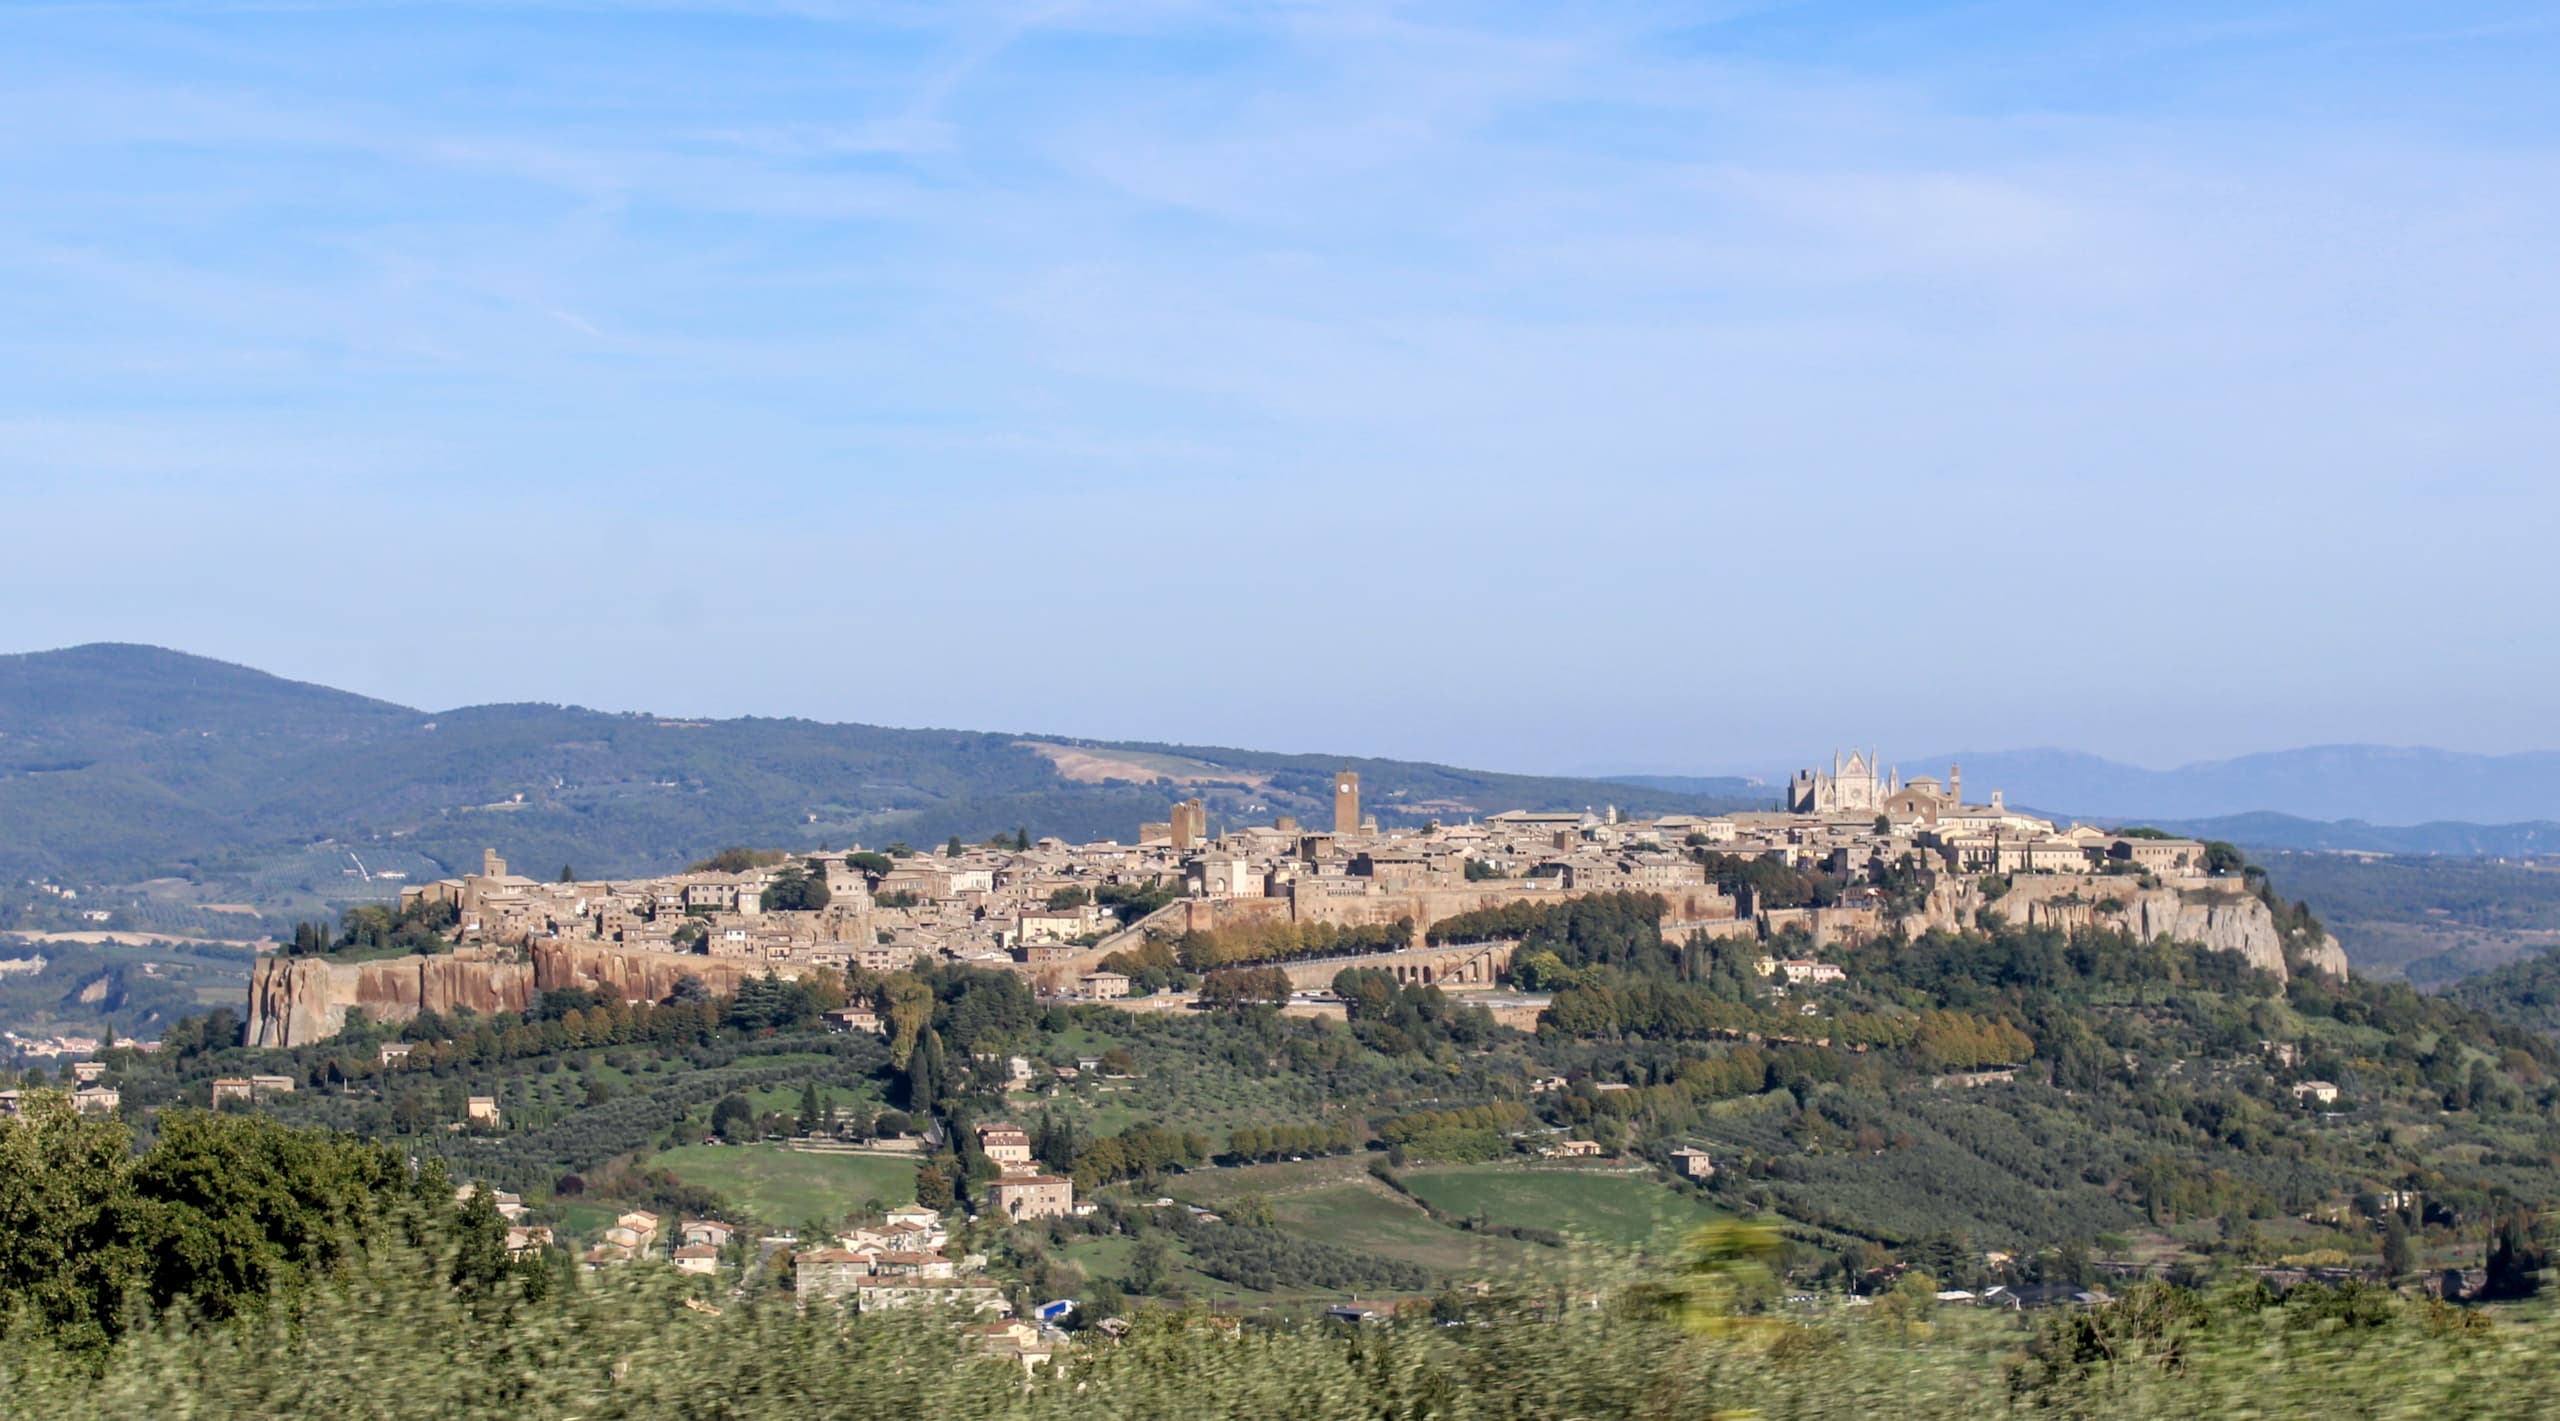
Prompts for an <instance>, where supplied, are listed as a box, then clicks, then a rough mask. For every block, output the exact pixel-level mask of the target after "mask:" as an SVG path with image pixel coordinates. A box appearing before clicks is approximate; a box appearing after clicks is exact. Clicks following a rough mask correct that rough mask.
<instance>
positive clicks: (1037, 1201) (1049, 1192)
mask: <svg viewBox="0 0 2560 1421" xmlns="http://www.w3.org/2000/svg"><path fill="white" fill-rule="evenodd" d="M991 1192H992V1193H993V1194H994V1195H995V1201H996V1209H997V1211H998V1212H1000V1213H1002V1214H1004V1215H1005V1216H1006V1217H1007V1218H1013V1219H1058V1218H1064V1217H1066V1216H1067V1215H1069V1214H1072V1213H1074V1212H1075V1208H1076V1186H1075V1181H1074V1180H1071V1179H1061V1178H1059V1177H1058V1176H1056V1175H1050V1174H1017V1175H1012V1176H1009V1177H1007V1178H1004V1179H999V1180H997V1181H996V1182H995V1184H994V1185H993V1186H992V1189H991Z"/></svg>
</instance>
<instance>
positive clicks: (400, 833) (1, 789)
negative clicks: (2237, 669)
mask: <svg viewBox="0 0 2560 1421" xmlns="http://www.w3.org/2000/svg"><path fill="white" fill-rule="evenodd" d="M1342 768H1351V769H1356V770H1358V771H1359V772H1360V774H1361V777H1362V780H1363V788H1364V798H1365V801H1366V803H1367V805H1368V806H1369V807H1370V808H1371V809H1372V810H1373V811H1375V812H1376V813H1377V814H1378V816H1379V818H1380V819H1381V820H1382V821H1383V822H1386V823H1391V824H1392V823H1397V822H1418V821H1420V820H1423V819H1427V818H1432V817H1440V818H1455V817H1462V816H1465V815H1468V814H1475V813H1482V812H1486V811H1491V810H1499V809H1510V808H1530V809H1559V808H1568V807H1569V808H1581V807H1584V806H1586V805H1599V804H1605V803H1616V804H1618V805H1620V806H1622V807H1624V808H1627V809H1630V810H1634V811H1640V812H1661V811H1671V810H1690V811H1700V812H1704V811H1712V810H1714V809H1717V808H1730V807H1736V806H1735V802H1734V801H1731V800H1724V799H1718V798H1715V797H1713V796H1706V795H1698V794H1685V793H1677V792H1671V791H1663V790H1655V789H1648V788H1644V787H1640V786H1632V785H1627V784H1617V783H1609V782H1604V781H1598V780H1573V779H1547V778H1539V777H1534V776H1525V775H1503V774H1490V773H1485V772H1481V771H1473V770H1463V769H1456V768H1452V767H1449V766H1444V765H1433V764H1422V763H1414V762H1407V761H1395V760H1375V759H1363V758H1359V757H1353V756H1335V755H1274V754H1266V753H1262V752H1258V751H1250V750H1240V749H1232V748H1224V747H1192V746H1176V745H1156V744H1129V743H1114V742H1096V741H1084V740H1072V739H1067V738H1064V737H1056V736H1039V735H1020V734H996V733H987V732H980V731H965V730H903V729H892V728H888V727H883V726H873V725H838V724H826V723H821V722H817V721H808V720H777V719H761V718H745V719H738V720H721V721H674V720H667V719H662V718H660V717H657V716H653V715H643V714H626V713H615V712H607V711H596V710H587V709H583V708H580V707H575V706H551V705H494V706H476V707H470V708H466V709H461V710H447V711H434V712H428V711H419V710H411V709H408V708H406V707H402V706H397V705H392V704H390V703H388V702H384V701H377V700H372V699H369V698H366V697H363V696H356V695H350V694H348V693H345V692H341V691H334V690H330V689H328V688H326V687H320V686H312V685H306V684H303V683H300V682H294V681H287V680H283V679H281V678H278V677H274V676H269V675H266V674H264V673H262V672H258V671H254V670H251V669H249V668H246V667H240V666H233V665H228V664H226V663H223V662H218V661H211V660H207V659H205V658H202V657H195V656H187V655H184V654H181V653H178V652H173V651H165V650H160V649H158V648H153V647H143V646H121V645H98V646H81V647H73V648H70V649H68V650H63V651H49V652H37V653H32V654H26V655H18V656H9V657H0V822H6V823H7V824H9V825H10V826H11V827H10V832H9V833H8V834H7V835H6V836H5V837H0V878H6V879H24V878H34V877H49V878H53V879H56V880H61V881H68V882H72V883H75V884H90V883H100V884H113V883H133V882H137V881H141V880H145V879H151V878H157V877H164V876H167V877H178V878H185V879H191V880H194V881H195V882H196V883H197V884H199V885H201V886H203V887H204V888H206V889H207V890H212V891H217V892H218V893H220V894H229V895H232V896H237V897H240V898H243V899H245V900H247V901H251V902H255V903H258V904H260V905H262V906H268V907H274V908H281V909H288V910H299V909H303V908H307V907H309V906H310V905H311V904H312V903H313V901H314V900H320V901H327V902H342V901H352V900H354V899H358V898H370V897H379V896H381V887H380V885H378V884H373V885H368V884H367V882H366V881H365V880H364V879H363V878H362V877H361V876H360V874H359V871H358V868H357V867H356V866H355V862H354V860H352V859H351V858H350V857H349V851H352V852H353V854H354V855H357V856H360V857H361V860H362V863H363V865H364V867H365V870H366V871H368V872H380V871H382V870H385V869H389V870H391V871H393V872H396V873H402V874H406V875H408V876H410V877H411V878H416V877H421V876H433V875H436V874H441V873H445V872H449V871H453V870H454V869H456V868H457V867H459V866H461V865H465V864H469V863H474V862H476V861H477V859H478V856H479V852H480V850H481V848H482V847H483V846H486V845H495V846H498V847H499V848H501V849H502V850H503V851H504V852H505V853H507V854H508V856H509V857H510V858H512V859H514V860H515V861H516V862H517V863H518V864H520V865H522V866H523V867H524V868H525V869H526V871H528V872H536V873H544V872H548V871H549V870H550V869H552V868H553V867H556V866H557V865H560V864H572V865H574V866H575V867H576V868H577V869H578V870H579V871H580V872H581V873H585V874H589V875H617V874H637V873H645V872H652V871H658V870H663V869H666V868H669V867H672V866H675V865H679V864H681V863H684V862H686V861H688V860H690V859H692V858H695V857H698V856H699V855H701V854H702V853H703V852H705V851H707V850H709V849H713V848H717V847H719V846H721V845H723V844H728V843H739V842H753V843H781V842H789V843H818V842H832V843H839V844H842V843H851V842H855V841H861V842H866V843H875V844H876V843H885V842H889V841H892V840H898V839H905V840H907V841H910V842H914V843H918V844H922V843H928V842H938V841H940V840H942V839H943V838H945V837H947V836H949V835H952V834H958V835H960V836H962V837H963V838H967V839H972V840H975V839H981V838H984V837H986V836H988V835H990V834H994V833H997V832H1009V831H1011V830H1013V829H1014V828H1016V827H1017V826H1028V827H1029V828H1030V829H1031V830H1032V831H1033V832H1034V833H1038V834H1057V835H1061V836H1063V837H1066V838H1070V839H1096V838H1120V839H1128V838H1131V837H1133V836H1134V834H1135V832H1136V829H1137V826H1138V824H1139V822H1140V821H1142V820H1148V819H1162V818H1163V817H1164V815H1165V806H1166V804H1167V803H1168V802H1169V801H1170V800H1171V799H1173V798H1177V797H1185V796H1189V795H1193V794H1197V795H1199V796H1200V797H1201V798H1202V799H1204V800H1205V801H1207V803H1208V805H1209V807H1210V814H1211V818H1212V821H1213V822H1241V821H1244V820H1254V821H1267V820H1269V819H1270V818H1271V817H1272V816H1273V815H1275V814H1296V815H1299V816H1301V817H1303V818H1305V819H1306V820H1308V821H1309V822H1310V823H1313V822H1318V821H1319V819H1320V817H1321V816H1323V815H1325V814H1327V813H1329V812H1330V811H1329V805H1330V802H1331V794H1330V782H1329V781H1330V776H1331V775H1332V774H1333V772H1334V771H1335V770H1337V769H1342ZM1747 803H1751V804H1752V807H1757V804H1756V802H1747Z"/></svg>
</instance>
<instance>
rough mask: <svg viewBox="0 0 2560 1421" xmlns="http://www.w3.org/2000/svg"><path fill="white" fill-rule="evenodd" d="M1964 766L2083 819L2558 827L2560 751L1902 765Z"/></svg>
mask: <svg viewBox="0 0 2560 1421" xmlns="http://www.w3.org/2000/svg"><path fill="white" fill-rule="evenodd" d="M1950 761H1953V762H1956V763H1960V764H1962V765H1963V766H1964V778H1965V783H1966V784H1967V785H1968V786H1978V787H1979V788H1980V789H1982V790H1989V789H1993V788H1998V789H2002V790H2005V791H2007V793H2008V797H2009V802H2010V803H2012V804H2033V805H2036V806H2038V807H2039V808H2041V809H2045V810H2050V811H2053V812H2056V813H2062V814H2069V815H2077V816H2081V817H2084V818H2086V817H2113V818H2144V819H2180V820H2203V819H2219V818H2225V817H2229V816H2235V815H2247V814H2279V815H2289V816H2292V817H2294V818H2297V819H2308V820H2322V821H2357V822H2360V823H2362V824H2366V825H2437V824H2446V823H2460V824H2479V825H2513V824H2529V823H2534V822H2543V821H2552V820H2560V752H2555V751H2548V750H2535V751H2526V752H2523V753H2520V754H2513V755H2476V754H2468V753H2465V752H2462V751H2455V750H2432V749H2426V748H2413V747H2403V746H2390V745H2315V746H2310V747H2307V748H2305V749H2300V750H2271V751H2266V752H2263V753H2260V754H2254V755H2242V756H2239V757H2237V758H2234V759H2229V760H2208V761H2201V762H2199V763H2196V764H2192V765H2182V766H2180V767H2178V768H2177V769H2173V770H2146V769H2143V768H2141V767H2139V766H2135V765H2124V764H2118V763H2116V762H2115V761H2112V760H2107V759H2104V758H2101V757H2099V756H2096V755H2089V754H2084V753H2081V752H2078V751H2072V750H2010V751H1999V750H1990V751H1984V750H1975V751H1966V752H1963V753H1961V754H1954V755H1934V756H1930V757H1928V758H1926V759H1923V760H1919V761H1906V762H1904V768H1905V770H1906V771H1914V770H1915V769H1916V768H1926V769H1927V770H1929V772H1931V773H1939V772H1941V771H1943V768H1944V767H1945V766H1946V765H1947V764H1948V763H1949V762H1950Z"/></svg>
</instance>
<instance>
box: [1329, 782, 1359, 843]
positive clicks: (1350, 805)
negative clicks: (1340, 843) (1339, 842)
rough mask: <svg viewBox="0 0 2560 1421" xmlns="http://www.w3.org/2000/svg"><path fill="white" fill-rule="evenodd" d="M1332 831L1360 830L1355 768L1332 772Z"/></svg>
mask: <svg viewBox="0 0 2560 1421" xmlns="http://www.w3.org/2000/svg"><path fill="white" fill-rule="evenodd" d="M1333 832H1334V833H1336V834H1357V833H1359V832H1360V775H1359V772H1357V771H1355V770H1339V771H1336V772H1335V774H1334V777H1333Z"/></svg>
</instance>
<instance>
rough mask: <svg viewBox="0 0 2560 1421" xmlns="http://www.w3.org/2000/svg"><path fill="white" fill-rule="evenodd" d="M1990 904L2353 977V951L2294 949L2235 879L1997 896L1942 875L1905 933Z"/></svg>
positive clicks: (2041, 884) (2068, 879) (2014, 916)
mask: <svg viewBox="0 0 2560 1421" xmlns="http://www.w3.org/2000/svg"><path fill="white" fill-rule="evenodd" d="M1985 908H1988V909H1990V910H1991V911H1992V912H1994V913H1997V914H1999V915H2000V916H2001V917H2002V918H2005V919H2007V920H2008V921H2009V922H2011V923H2013V924H2016V925H2018V926H2021V927H2052V928H2056V929H2059V930H2061V931H2063V932H2070V931H2072V930H2073V929H2075V928H2084V927H2092V926H2097V927H2110V928H2116V929H2119V930H2121V931H2124V932H2127V933H2130V934H2132V935H2133V936H2135V937H2138V938H2142V939H2144V940H2145V941H2148V940H2150V939H2153V938H2161V937H2166V938H2168V939H2170V940H2171V941H2174V942H2192V943H2196V944H2199V945H2201V946H2204V947H2207V948H2211V949H2213V950H2215V951H2218V952H2236V953H2239V954H2240V955H2241V956H2242V957H2245V958H2247V959H2248V960H2249V964H2250V965H2251V966H2253V967H2256V968H2258V969H2259V970H2261V971H2264V972H2268V973H2271V974H2273V975H2274V976H2275V977H2277V978H2278V979H2284V978H2288V977H2290V976H2291V975H2292V974H2293V973H2294V972H2296V971H2312V972H2323V973H2326V974H2328V975H2330V976H2333V977H2344V976H2345V975H2347V954H2346V950H2345V949H2344V948H2342V947H2340V946H2339V945H2338V940H2337V939H2336V938H2334V937H2331V936H2329V935H2328V934H2326V933H2323V934H2321V935H2320V939H2319V941H2317V942H2312V943H2297V944H2294V945H2293V947H2292V951H2291V952H2288V951H2287V944H2286V942H2285V938H2284V934H2283V932H2282V930H2280V929H2279V928H2278V927H2277V926H2276V920H2275V915H2274V914H2273V913H2271V912H2269V911H2268V910H2267V905H2266V904H2265V903H2262V902H2260V901H2259V900H2258V898H2257V897H2256V896H2255V895H2254V894H2251V893H2249V892H2247V891H2245V890H2244V889H2242V888H2241V887H2240V886H2239V885H2238V884H2235V883H2224V882H2220V881H2216V882H2213V883H2211V884H2210V885H2209V886H2194V885H2190V886H2184V887H2180V886H2163V887H2159V888H2143V887H2140V886H2138V884H2137V882H2136V881H2135V880H2132V879H2125V878H2087V877H2081V876H2077V875H2055V876H2052V877H2032V876H2025V875H2021V876H2019V877H2016V878H2014V879H2012V880H2010V883H2009V889H2008V891H2007V892H2005V893H2002V894H2000V895H1999V896H1998V897H1996V898H1994V897H1991V896H1988V895H1986V894H1985V893H1984V892H1983V887H1982V882H1981V880H1978V879H1971V878H1948V877H1943V876H1942V877H1940V878H1939V880H1938V882H1937V884H1936V885H1935V886H1934V887H1933V888H1931V889H1930V891H1929V896H1928V898H1927V899H1926V900H1925V901H1924V902H1923V903H1922V905H1921V908H1920V910H1919V912H1917V913H1915V914H1912V915H1911V916H1908V917H1905V918H1903V919H1902V920H1901V924H1902V927H1903V929H1904V931H1906V932H1911V933H1921V932H1926V931H1929V930H1931V929H1933V928H1934V929H1940V930H1944V931H1949V932H1952V931H1955V930H1957V929H1959V928H1967V927H1972V926H1974V925H1975V923H1976V922H1977V921H1978V920H1979V915H1980V913H1981V911H1982V910H1983V909H1985Z"/></svg>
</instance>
